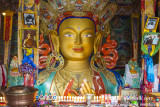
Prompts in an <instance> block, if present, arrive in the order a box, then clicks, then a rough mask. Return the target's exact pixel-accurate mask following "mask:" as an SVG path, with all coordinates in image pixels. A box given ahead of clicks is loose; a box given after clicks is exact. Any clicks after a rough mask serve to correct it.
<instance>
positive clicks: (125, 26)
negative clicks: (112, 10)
mask: <svg viewBox="0 0 160 107" xmlns="http://www.w3.org/2000/svg"><path fill="white" fill-rule="evenodd" d="M130 22H131V21H130V16H115V17H114V18H113V19H112V20H111V21H110V26H111V38H112V39H114V40H116V41H117V43H118V45H117V47H116V49H117V51H118V55H119V59H118V61H117V65H116V67H124V66H125V64H127V63H128V61H129V59H130V58H132V56H133V55H132V30H131V23H130Z"/></svg>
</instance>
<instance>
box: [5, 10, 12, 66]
mask: <svg viewBox="0 0 160 107" xmlns="http://www.w3.org/2000/svg"><path fill="white" fill-rule="evenodd" d="M4 13H6V14H5V15H4V32H3V40H4V41H5V48H4V64H5V65H6V66H7V65H8V64H9V58H10V45H11V36H12V20H13V11H10V10H7V11H5V12H4Z"/></svg>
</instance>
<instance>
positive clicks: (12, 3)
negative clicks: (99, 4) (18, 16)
mask: <svg viewBox="0 0 160 107" xmlns="http://www.w3.org/2000/svg"><path fill="white" fill-rule="evenodd" d="M136 1H138V0H109V2H117V3H118V5H132V4H134V3H135V2H136ZM18 2H19V0H0V12H1V13H2V12H3V11H5V10H7V9H10V10H13V11H14V12H18Z"/></svg>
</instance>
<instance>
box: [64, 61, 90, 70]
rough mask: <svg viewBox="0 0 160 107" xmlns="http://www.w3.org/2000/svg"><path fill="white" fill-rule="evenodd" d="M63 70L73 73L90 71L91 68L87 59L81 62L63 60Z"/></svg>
mask: <svg viewBox="0 0 160 107" xmlns="http://www.w3.org/2000/svg"><path fill="white" fill-rule="evenodd" d="M63 69H65V70H68V71H73V72H82V71H87V70H89V69H91V67H90V64H89V60H88V59H87V60H83V61H71V60H64V67H63Z"/></svg>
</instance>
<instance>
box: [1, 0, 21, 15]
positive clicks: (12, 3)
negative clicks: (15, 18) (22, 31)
mask: <svg viewBox="0 0 160 107" xmlns="http://www.w3.org/2000/svg"><path fill="white" fill-rule="evenodd" d="M18 2H19V0H0V12H1V13H2V12H3V11H5V10H7V9H11V10H13V11H15V12H17V11H18Z"/></svg>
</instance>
